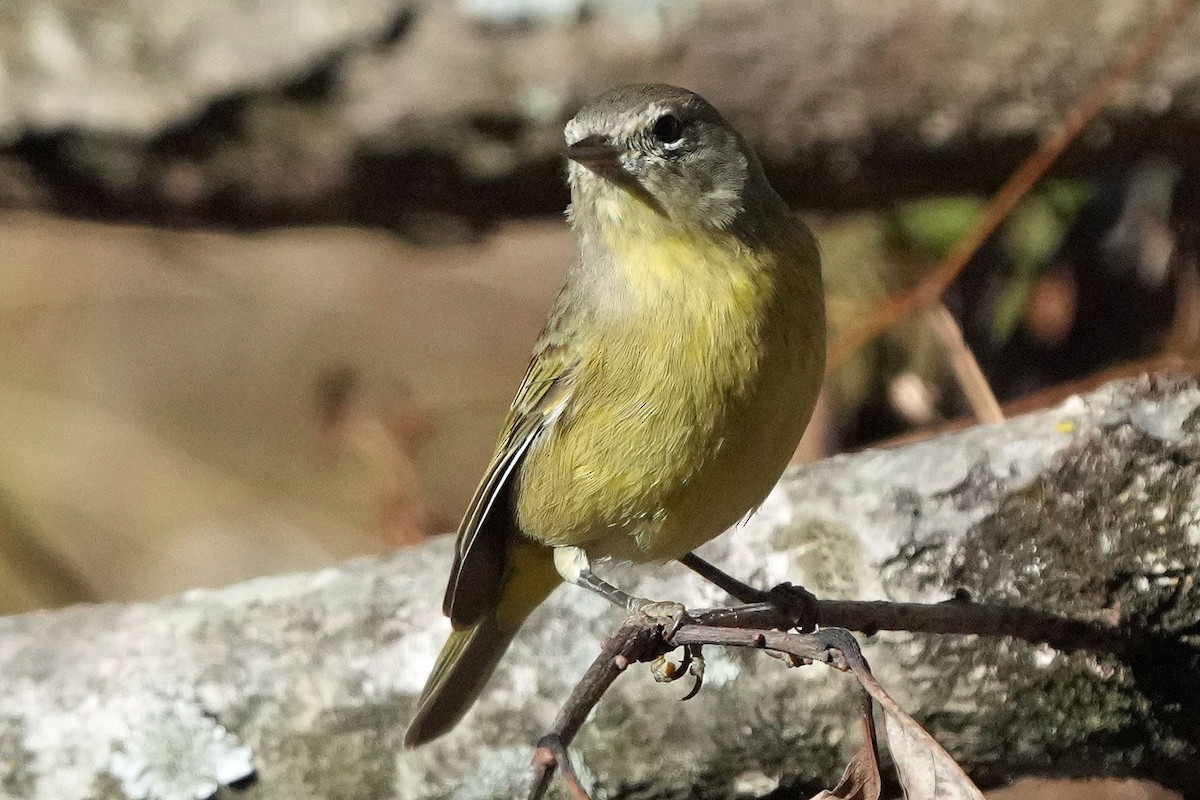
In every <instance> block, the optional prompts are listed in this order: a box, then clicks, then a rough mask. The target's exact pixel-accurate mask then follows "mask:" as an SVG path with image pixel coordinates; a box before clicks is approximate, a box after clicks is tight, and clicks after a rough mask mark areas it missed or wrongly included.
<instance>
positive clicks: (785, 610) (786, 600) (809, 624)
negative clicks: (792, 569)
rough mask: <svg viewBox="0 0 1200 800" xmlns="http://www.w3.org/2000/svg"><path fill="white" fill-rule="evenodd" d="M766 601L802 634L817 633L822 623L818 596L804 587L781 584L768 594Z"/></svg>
mask: <svg viewBox="0 0 1200 800" xmlns="http://www.w3.org/2000/svg"><path fill="white" fill-rule="evenodd" d="M766 600H767V602H768V603H770V604H771V605H773V606H775V608H776V609H777V610H778V611H779V613H781V614H783V615H784V617H786V618H787V620H788V622H789V623H791V626H792V627H793V628H796V629H797V630H799V631H801V632H802V633H809V632H811V631H815V630H816V629H817V625H818V624H819V623H820V612H819V610H818V606H817V598H816V595H814V594H813V593H812V592H810V591H808V589H805V588H804V587H803V586H797V585H795V584H793V583H787V582H784V583H781V584H779V585H778V586H776V587H774V588H773V589H770V590H768V591H767V592H766Z"/></svg>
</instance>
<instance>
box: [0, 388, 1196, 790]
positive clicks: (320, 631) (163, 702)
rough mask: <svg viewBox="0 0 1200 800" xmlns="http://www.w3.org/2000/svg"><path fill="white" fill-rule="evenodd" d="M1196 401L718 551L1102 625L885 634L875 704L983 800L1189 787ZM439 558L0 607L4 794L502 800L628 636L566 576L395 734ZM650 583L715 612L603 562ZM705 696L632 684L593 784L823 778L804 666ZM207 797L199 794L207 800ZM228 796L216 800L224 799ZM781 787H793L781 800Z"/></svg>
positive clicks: (792, 476) (939, 449)
mask: <svg viewBox="0 0 1200 800" xmlns="http://www.w3.org/2000/svg"><path fill="white" fill-rule="evenodd" d="M1198 471H1200V386H1197V385H1196V384H1195V383H1193V382H1184V381H1178V382H1176V381H1150V380H1144V381H1140V382H1135V383H1126V384H1114V385H1111V386H1109V387H1106V388H1104V389H1102V390H1100V391H1098V392H1096V393H1094V394H1092V395H1089V396H1087V397H1084V398H1076V399H1073V400H1071V401H1069V402H1068V403H1066V404H1065V405H1064V406H1062V407H1060V408H1057V409H1054V410H1052V411H1047V412H1042V413H1038V414H1033V415H1030V416H1027V417H1021V418H1018V419H1014V420H1011V421H1009V422H1007V423H1005V424H1002V425H996V426H989V427H980V428H975V429H972V430H969V431H966V432H963V433H959V434H954V435H948V436H943V437H939V438H937V439H934V440H931V441H927V442H923V443H919V444H914V445H909V446H905V447H898V448H895V449H890V450H877V451H869V452H864V453H860V454H856V455H848V456H841V457H837V458H832V459H829V460H827V461H825V462H823V463H820V464H817V465H814V466H811V467H807V468H803V469H799V470H795V471H793V472H791V473H789V474H788V476H787V477H786V478H785V480H784V481H783V483H782V484H781V487H780V488H779V489H778V490H777V491H776V492H775V493H774V494H773V495H772V496H771V497H770V498H769V499H768V501H767V503H766V504H765V505H764V507H763V508H762V509H761V510H760V511H759V513H758V514H757V515H756V516H755V517H753V518H751V519H750V520H749V521H748V522H747V523H745V524H744V525H743V526H741V527H740V528H739V529H737V530H735V531H733V532H731V533H729V534H727V535H725V536H723V537H721V538H720V539H718V540H717V541H715V542H713V543H711V544H710V545H709V546H707V547H706V548H705V551H704V555H706V556H707V557H708V558H709V559H710V560H712V561H714V562H716V563H717V564H719V565H721V566H723V567H725V568H726V569H728V570H729V571H730V572H733V573H735V574H739V575H741V576H744V577H746V578H748V579H750V580H752V581H755V582H757V583H760V584H763V585H767V584H771V583H774V582H777V581H781V580H785V579H791V580H798V581H802V582H804V583H806V584H807V585H808V587H809V588H810V589H812V590H814V591H815V592H816V593H817V594H818V595H823V596H827V597H844V598H857V599H871V598H874V599H891V600H905V601H933V600H942V599H946V598H947V597H949V596H950V595H951V594H952V593H953V592H955V591H956V590H959V589H965V590H966V591H967V592H969V593H970V594H971V596H972V597H973V598H974V599H975V600H976V601H978V602H989V603H990V602H1004V603H1013V604H1025V605H1030V606H1034V607H1037V608H1041V609H1045V610H1050V611H1055V612H1059V613H1062V614H1066V615H1071V616H1076V617H1088V618H1097V619H1104V618H1109V619H1111V620H1113V621H1118V622H1119V623H1120V624H1122V625H1125V626H1127V627H1128V628H1129V630H1130V631H1136V632H1139V633H1138V636H1139V638H1138V639H1137V642H1138V644H1137V646H1134V647H1131V648H1130V650H1129V652H1128V656H1127V657H1125V658H1123V659H1118V658H1116V657H1113V656H1101V655H1096V654H1093V653H1089V652H1087V651H1086V650H1084V651H1077V652H1073V653H1062V652H1057V651H1054V650H1052V649H1050V648H1047V647H1035V646H1032V645H1029V644H1026V643H1023V642H1020V641H1013V640H1006V639H997V638H992V637H988V636H987V635H986V633H987V632H986V631H980V634H981V635H978V636H936V635H912V634H898V633H881V634H876V635H873V636H870V637H868V638H867V639H866V643H867V647H866V651H867V653H868V655H869V656H870V658H871V661H872V664H873V666H874V668H875V671H876V673H877V675H878V676H879V678H880V680H881V682H882V683H883V685H884V686H885V687H887V688H888V689H889V691H891V692H892V693H893V694H894V696H896V698H897V699H898V700H899V701H900V702H901V704H902V705H904V706H905V707H906V708H908V709H910V710H911V711H912V712H913V713H914V714H915V715H916V716H917V717H918V718H919V719H921V720H922V721H923V722H924V723H925V724H926V725H927V726H928V728H929V729H930V730H931V731H932V732H933V733H934V734H935V735H936V736H937V737H938V738H939V739H940V741H941V742H942V743H943V744H944V745H946V747H947V748H948V749H949V751H950V752H951V753H952V754H953V755H954V756H955V757H956V758H958V759H959V760H960V761H961V762H962V763H963V765H964V766H965V767H966V768H967V769H968V770H969V771H971V773H972V774H973V776H975V777H976V778H977V779H978V780H979V781H981V782H982V783H984V784H995V783H999V782H1003V781H1007V780H1009V779H1011V778H1015V777H1018V776H1021V775H1029V774H1035V775H1072V776H1085V775H1086V776H1142V777H1150V778H1154V779H1157V780H1159V781H1161V782H1163V783H1165V784H1166V785H1168V786H1171V787H1174V788H1177V789H1180V790H1182V791H1184V792H1188V793H1193V794H1194V793H1197V792H1200V757H1198V755H1197V748H1198V746H1200V730H1198V726H1197V719H1200V713H1198V711H1197V706H1196V703H1197V700H1196V698H1197V697H1200V691H1197V681H1198V676H1200V659H1198V656H1197V652H1198V650H1197V645H1198V641H1197V636H1196V634H1197V628H1196V624H1195V623H1196V621H1197V620H1198V619H1200V599H1198V598H1197V596H1196V593H1195V592H1194V591H1193V589H1192V586H1193V582H1194V578H1195V570H1196V564H1197V562H1198V556H1200V553H1198V551H1200V504H1198V502H1197V498H1196V497H1195V492H1194V487H1195V485H1196V478H1197V472H1198ZM450 551H451V542H450V541H449V540H448V539H441V540H438V541H435V542H432V543H431V544H429V545H428V546H425V547H423V548H419V549H413V550H409V551H404V552H400V553H397V554H395V555H394V556H391V557H389V558H385V559H364V560H359V561H355V562H350V563H347V564H345V565H343V566H341V567H338V568H336V569H329V570H324V571H321V572H318V573H313V574H307V575H294V576H287V577H275V578H264V579H261V580H256V581H252V582H249V583H246V584H242V585H238V586H234V587H231V588H228V589H222V590H216V591H195V592H190V593H188V594H186V595H184V596H182V597H178V598H175V599H170V600H166V601H163V602H161V603H157V604H141V605H133V606H113V605H110V606H95V607H76V608H70V609H67V610H64V611H60V612H53V613H42V614H31V615H26V616H20V617H12V618H8V619H4V620H0V675H3V676H4V681H3V683H2V684H0V794H2V796H4V797H5V798H14V799H15V800H33V799H34V798H38V799H39V800H40V799H41V798H46V799H47V800H50V799H51V798H52V799H53V800H62V799H63V798H84V797H106V798H109V797H111V798H133V797H150V798H158V799H159V800H174V798H185V797H196V796H199V797H204V796H208V794H211V793H212V792H215V791H216V789H217V787H218V786H221V785H227V784H231V783H232V784H236V785H237V786H239V787H241V789H240V791H239V792H238V793H237V794H229V795H228V796H230V797H233V796H237V797H244V798H247V799H248V800H268V799H269V798H280V799H281V800H282V799H283V798H294V797H322V798H363V799H364V800H366V798H373V799H380V798H383V799H386V798H404V800H432V798H449V797H455V798H493V797H497V798H499V797H504V798H507V797H510V796H512V794H513V793H514V791H516V790H517V787H519V786H520V785H521V784H522V781H523V780H524V779H525V776H526V766H527V765H528V759H529V755H530V753H531V747H532V743H533V742H534V741H535V740H536V739H537V737H538V736H539V734H540V733H541V732H542V731H543V730H544V729H545V728H546V726H547V725H548V724H549V722H550V720H551V718H552V717H553V715H554V713H555V711H556V710H557V706H558V704H559V703H561V702H562V700H563V699H564V698H565V697H566V695H567V693H568V691H569V690H570V687H571V686H572V685H573V683H574V682H575V680H576V679H577V678H578V677H579V676H580V674H581V673H582V671H583V670H584V668H585V667H586V666H587V664H588V663H590V661H591V659H592V658H593V656H594V654H595V653H596V650H597V643H598V641H599V640H600V638H601V637H602V636H604V634H605V633H606V632H608V631H612V630H613V629H614V628H615V626H616V625H617V624H618V622H619V615H618V614H617V613H616V612H615V611H614V610H613V609H612V608H610V607H609V606H607V605H606V604H605V603H604V601H602V600H600V599H598V598H595V597H592V596H591V595H588V594H586V593H584V592H582V591H581V590H578V589H575V588H573V587H564V588H562V589H560V590H559V591H558V592H557V593H556V594H555V595H554V596H553V597H552V598H551V600H550V601H549V602H548V603H547V604H546V605H545V606H544V607H542V608H541V609H539V611H538V612H537V613H536V614H535V615H534V617H533V618H532V619H531V620H530V621H529V623H528V624H527V626H526V628H525V629H523V631H522V632H521V635H520V636H519V637H518V639H517V641H516V643H515V644H514V646H513V648H512V650H511V651H510V653H509V654H508V656H507V657H506V658H505V660H504V661H503V662H502V665H501V668H500V671H499V672H498V673H497V674H496V676H495V678H494V679H493V681H492V682H491V684H490V686H489V689H488V690H487V691H486V692H485V694H484V695H483V697H482V699H481V700H480V702H479V703H478V705H477V707H476V708H475V709H474V710H473V711H472V712H471V714H470V715H468V717H467V718H466V720H465V721H464V722H463V723H462V724H461V725H460V726H459V728H458V729H457V730H456V731H455V732H454V733H452V734H451V735H449V736H447V737H445V738H444V739H441V740H439V741H437V742H435V743H433V744H431V745H429V746H426V747H424V748H421V749H418V750H415V751H405V750H403V749H401V746H400V736H401V733H402V731H403V728H404V725H405V723H406V721H407V718H408V716H409V714H410V713H411V711H412V708H413V705H414V702H415V698H416V693H417V692H418V691H419V689H420V686H421V683H422V682H423V680H424V678H425V674H426V672H427V671H428V669H429V667H430V665H431V664H432V661H433V657H434V654H435V652H436V650H437V648H438V647H439V646H440V644H441V641H442V640H443V638H444V636H445V634H446V632H447V624H446V622H445V621H444V619H443V618H442V617H441V615H440V613H439V611H438V606H439V603H440V597H441V591H442V588H443V587H442V583H443V581H444V579H445V574H446V570H447V566H448V562H449V558H450ZM609 575H610V577H612V578H613V579H614V580H616V581H617V582H619V583H621V584H622V585H623V586H625V587H626V588H628V589H630V590H632V591H634V592H636V593H639V594H641V595H644V596H650V597H656V598H673V599H679V600H683V601H685V602H687V603H689V604H692V605H715V604H720V603H722V602H723V601H724V598H723V597H721V595H720V593H719V592H718V591H717V590H715V589H714V588H711V587H707V586H704V585H701V584H700V583H699V581H698V579H697V578H696V577H695V576H694V575H692V574H691V573H688V572H687V571H685V570H683V569H682V568H680V567H677V566H664V567H661V568H659V569H631V568H622V569H615V570H611V571H610V572H609ZM706 655H707V659H708V671H707V684H706V687H705V689H704V690H703V691H702V692H701V694H700V695H699V697H697V698H696V699H694V700H691V701H689V702H687V703H683V704H680V703H679V702H677V701H676V699H675V698H677V697H678V696H680V695H681V694H682V692H683V691H684V690H683V689H682V688H680V687H679V686H678V685H668V686H662V685H658V684H655V683H654V682H653V681H652V680H651V678H650V676H649V674H648V672H647V670H646V669H645V668H641V667H638V668H634V669H631V670H630V671H629V672H628V674H626V675H624V676H623V677H622V678H621V679H620V680H618V682H617V683H616V685H615V686H614V688H613V690H612V692H611V693H610V694H609V695H608V696H606V697H605V698H604V699H603V700H602V702H601V703H600V705H599V706H598V708H597V709H596V713H595V714H594V717H593V719H592V720H590V722H589V723H588V725H587V726H586V727H585V729H584V732H583V734H582V735H581V737H580V738H579V739H578V741H577V742H576V744H575V747H574V753H575V756H576V759H577V761H578V762H579V764H580V765H581V771H582V772H583V774H584V776H585V778H586V779H587V780H588V781H590V782H591V783H592V785H593V786H595V787H597V789H598V795H597V796H606V797H627V798H634V797H637V798H650V797H655V798H670V797H678V798H684V797H689V798H694V797H722V798H725V797H731V796H735V797H757V796H764V795H766V794H769V793H770V792H772V791H775V790H777V789H779V788H780V787H795V788H796V789H797V790H800V789H801V788H804V787H815V786H817V785H820V784H824V785H829V784H830V782H832V781H834V780H836V777H837V775H838V773H839V771H840V768H841V765H842V764H843V763H844V760H845V759H846V758H847V757H848V755H849V753H850V751H851V749H852V748H853V747H854V745H855V744H856V738H857V735H858V730H859V728H858V723H857V721H856V719H855V708H856V703H857V697H856V695H855V693H854V692H853V686H852V683H851V681H850V680H849V679H847V678H846V677H845V676H843V675H841V674H839V673H836V672H834V671H831V670H828V669H826V668H824V667H821V666H810V667H805V668H802V669H786V668H785V667H784V666H783V665H782V664H781V663H780V662H779V661H777V660H775V659H770V658H766V657H764V656H763V655H762V654H760V653H754V652H747V651H736V652H724V651H721V650H718V649H716V648H709V649H708V650H707V651H706ZM206 793H207V794H206ZM222 796H225V795H222ZM774 796H780V795H774Z"/></svg>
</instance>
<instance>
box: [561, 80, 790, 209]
mask: <svg viewBox="0 0 1200 800" xmlns="http://www.w3.org/2000/svg"><path fill="white" fill-rule="evenodd" d="M565 135H566V139H567V151H566V155H567V158H569V159H570V160H571V165H570V173H569V180H570V184H571V202H572V207H573V211H572V217H573V219H575V220H576V221H578V220H579V218H580V216H581V212H584V211H585V209H586V211H587V212H590V213H594V214H602V213H603V210H604V209H606V208H607V209H609V215H610V216H619V215H620V211H619V210H618V211H613V210H612V209H613V208H617V209H619V208H620V205H619V204H614V202H613V201H618V202H619V201H621V200H627V199H629V198H630V197H632V198H636V199H637V200H639V201H641V203H642V204H643V205H645V206H648V207H649V208H651V209H653V210H654V211H655V212H657V213H658V214H659V215H661V216H662V217H665V218H667V219H669V220H671V221H673V222H675V223H678V224H681V225H685V226H697V225H698V226H703V227H711V228H727V227H729V226H730V225H731V224H732V223H733V222H734V220H736V219H737V217H738V215H739V214H740V213H741V212H742V211H744V210H745V208H746V205H747V202H746V201H747V200H748V199H750V198H749V196H748V195H749V194H751V193H755V192H759V191H761V190H763V189H765V192H766V193H769V194H770V195H772V196H773V195H774V192H773V191H772V190H771V189H770V188H769V186H767V184H766V179H765V178H763V176H762V169H761V168H760V167H759V165H758V162H757V161H756V160H755V158H754V155H753V154H752V153H751V152H750V149H749V148H748V147H747V146H746V144H745V142H744V141H743V140H742V137H741V136H740V135H739V134H738V132H737V131H735V130H734V129H733V128H732V127H731V126H730V125H729V123H728V122H726V121H725V119H724V117H722V116H721V115H720V114H719V113H717V110H716V109H715V108H713V107H712V106H711V105H709V104H708V102H707V101H706V100H705V99H704V98H702V97H700V95H698V94H695V93H693V92H689V91H687V90H686V89H680V88H678V87H675V86H667V85H664V84H636V85H631V86H622V87H619V88H616V89H612V90H610V91H608V92H605V93H604V94H602V95H600V96H599V97H597V98H596V99H595V100H593V101H592V102H590V103H588V104H587V105H586V106H584V107H583V109H581V110H580V112H579V113H578V114H576V115H575V118H574V119H572V120H571V121H570V122H568V123H567V127H566V130H565ZM748 188H749V189H750V192H749V193H748V192H747V189H748Z"/></svg>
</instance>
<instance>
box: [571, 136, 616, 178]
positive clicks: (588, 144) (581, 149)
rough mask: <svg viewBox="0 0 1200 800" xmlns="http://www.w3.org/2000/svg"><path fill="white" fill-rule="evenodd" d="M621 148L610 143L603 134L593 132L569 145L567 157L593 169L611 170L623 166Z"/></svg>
mask: <svg viewBox="0 0 1200 800" xmlns="http://www.w3.org/2000/svg"><path fill="white" fill-rule="evenodd" d="M621 152H622V150H621V148H619V147H617V146H615V145H612V144H610V143H609V142H608V141H607V140H605V138H604V137H603V136H600V135H598V134H593V135H591V136H586V137H584V138H582V139H580V140H579V141H578V142H575V144H573V145H571V146H569V147H568V148H567V151H566V156H567V158H569V159H571V160H572V161H574V162H576V163H577V164H582V165H583V166H585V167H587V168H588V169H591V170H605V169H609V170H611V169H612V168H614V167H620V166H621Z"/></svg>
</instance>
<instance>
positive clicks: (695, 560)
mask: <svg viewBox="0 0 1200 800" xmlns="http://www.w3.org/2000/svg"><path fill="white" fill-rule="evenodd" d="M679 563H681V564H683V565H684V566H685V567H687V568H688V569H690V570H692V571H693V572H695V573H696V574H697V575H699V576H700V577H702V578H704V579H705V580H707V581H709V582H710V583H713V584H716V585H717V586H719V587H720V588H721V589H723V590H725V592H727V593H728V594H729V595H730V596H731V597H733V598H734V599H735V600H738V601H740V602H742V603H770V604H771V605H773V606H775V608H777V609H778V610H779V611H780V613H782V614H783V615H785V616H786V617H787V618H788V620H789V621H790V622H791V623H792V625H793V626H794V627H796V628H799V629H800V630H802V631H811V630H815V629H816V627H817V624H818V622H819V621H820V620H819V619H818V611H817V598H816V597H815V596H813V593H812V592H810V591H808V590H807V589H805V588H804V587H803V586H796V585H794V584H791V583H786V582H785V583H781V584H779V585H778V586H776V587H774V588H772V589H768V590H766V591H764V590H762V589H756V588H754V587H753V586H750V585H749V584H746V583H743V582H742V581H739V580H738V579H737V578H735V577H733V576H732V575H730V574H729V573H727V572H725V571H724V570H721V569H719V568H717V567H715V566H713V565H712V564H710V563H708V562H707V561H705V560H704V559H703V558H701V557H700V556H698V555H696V554H695V553H688V554H687V555H685V556H683V558H681V559H679Z"/></svg>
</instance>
